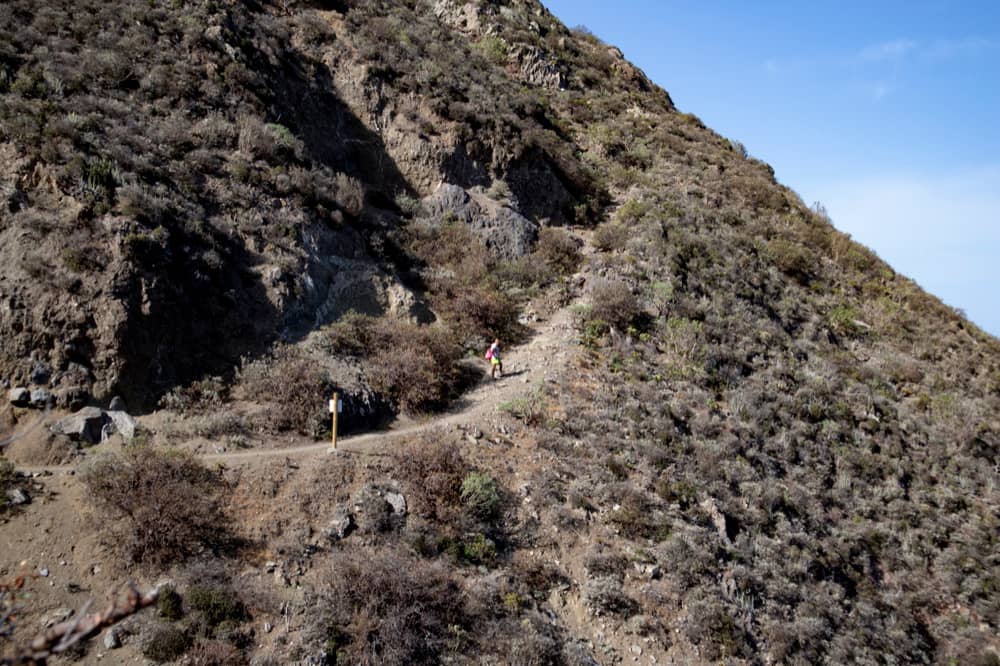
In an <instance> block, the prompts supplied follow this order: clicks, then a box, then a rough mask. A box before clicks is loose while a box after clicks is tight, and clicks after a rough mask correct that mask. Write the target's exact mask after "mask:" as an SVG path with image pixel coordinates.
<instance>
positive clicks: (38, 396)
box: [31, 388, 55, 409]
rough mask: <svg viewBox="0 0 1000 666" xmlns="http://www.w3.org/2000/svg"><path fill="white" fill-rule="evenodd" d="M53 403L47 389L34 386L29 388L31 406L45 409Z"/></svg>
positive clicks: (52, 398)
mask: <svg viewBox="0 0 1000 666" xmlns="http://www.w3.org/2000/svg"><path fill="white" fill-rule="evenodd" d="M54 404H55V398H54V397H53V396H52V392H51V391H49V390H48V389H43V388H36V389H32V390H31V406H32V407H37V408H38V409H45V408H46V407H51V406H52V405H54Z"/></svg>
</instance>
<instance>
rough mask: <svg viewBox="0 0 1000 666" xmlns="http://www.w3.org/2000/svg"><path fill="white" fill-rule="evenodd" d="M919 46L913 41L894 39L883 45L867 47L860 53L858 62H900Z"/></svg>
mask: <svg viewBox="0 0 1000 666" xmlns="http://www.w3.org/2000/svg"><path fill="white" fill-rule="evenodd" d="M917 46H918V44H917V42H915V41H913V40H912V39H894V40H892V41H888V42H882V43H881V44H872V45H871V46H866V47H865V48H863V49H861V51H859V52H858V60H861V61H863V62H884V61H886V60H898V59H899V58H902V57H903V56H905V55H906V54H907V53H909V52H911V51H913V50H914V49H916V48H917Z"/></svg>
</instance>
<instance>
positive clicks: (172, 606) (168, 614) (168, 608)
mask: <svg viewBox="0 0 1000 666" xmlns="http://www.w3.org/2000/svg"><path fill="white" fill-rule="evenodd" d="M156 612H157V613H159V615H160V617H162V618H164V619H166V620H171V621H174V620H179V619H181V618H182V617H184V604H183V602H182V600H181V595H179V594H177V590H175V589H174V588H173V587H171V586H169V585H168V586H166V587H162V588H160V596H159V597H158V598H157V599H156Z"/></svg>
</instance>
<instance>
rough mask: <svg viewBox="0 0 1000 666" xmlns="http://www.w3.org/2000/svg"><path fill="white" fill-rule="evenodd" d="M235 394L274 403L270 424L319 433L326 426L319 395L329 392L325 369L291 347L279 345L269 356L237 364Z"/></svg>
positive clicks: (314, 434) (323, 430) (320, 433)
mask: <svg viewBox="0 0 1000 666" xmlns="http://www.w3.org/2000/svg"><path fill="white" fill-rule="evenodd" d="M237 386H238V388H237V391H236V394H237V395H238V396H239V397H241V398H243V399H247V400H254V401H258V402H260V403H262V404H269V405H272V406H273V407H274V409H273V411H272V414H271V416H272V425H273V427H275V428H276V429H277V430H295V431H297V432H299V433H301V434H303V435H307V436H310V437H319V436H321V435H322V434H323V433H324V432H326V428H327V418H328V415H327V414H326V412H325V411H324V406H323V404H322V398H321V396H326V395H328V394H329V392H330V391H329V388H330V382H329V378H328V377H327V374H326V372H324V371H323V370H322V369H321V368H319V367H317V366H316V364H315V363H313V362H312V361H310V360H309V359H308V358H305V357H304V356H301V355H299V354H298V353H296V351H295V350H294V349H293V348H290V347H280V348H278V349H277V350H275V352H274V353H273V354H272V355H271V356H270V357H269V358H264V359H260V360H257V361H253V362H252V363H249V364H247V365H245V366H244V367H243V368H241V370H240V373H239V377H238V382H237Z"/></svg>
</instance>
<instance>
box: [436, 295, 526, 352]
mask: <svg viewBox="0 0 1000 666" xmlns="http://www.w3.org/2000/svg"><path fill="white" fill-rule="evenodd" d="M435 301H436V303H437V305H438V306H439V308H440V309H441V310H442V311H443V313H444V314H445V315H446V316H447V318H448V320H449V321H450V322H451V324H452V326H453V327H454V328H455V329H456V330H458V331H461V332H462V337H463V338H477V339H478V340H492V339H493V338H500V339H501V340H506V341H516V340H520V339H521V338H522V337H523V326H522V325H521V324H520V323H518V321H517V318H518V315H519V314H520V308H518V306H517V304H516V303H515V302H514V301H513V299H511V298H510V297H509V296H507V295H506V294H505V293H503V292H502V291H500V290H499V289H498V288H496V287H495V286H493V285H476V286H470V287H465V288H461V289H457V290H454V291H452V292H451V293H449V294H447V295H446V296H445V297H444V298H439V299H435Z"/></svg>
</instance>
